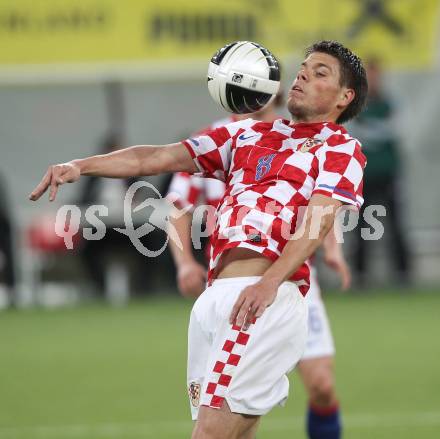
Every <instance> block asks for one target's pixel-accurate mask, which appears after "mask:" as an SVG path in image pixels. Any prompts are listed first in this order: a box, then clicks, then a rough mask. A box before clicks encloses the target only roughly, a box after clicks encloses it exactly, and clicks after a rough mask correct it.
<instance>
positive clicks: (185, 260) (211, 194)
mask: <svg viewBox="0 0 440 439" xmlns="http://www.w3.org/2000/svg"><path fill="white" fill-rule="evenodd" d="M274 114H275V112H274V109H273V106H272V105H268V108H267V109H266V111H263V112H260V114H258V115H253V114H252V115H246V117H250V116H252V118H253V119H255V120H262V121H267V122H269V121H273V120H274V117H273V116H274ZM222 125H223V120H221V121H219V123H217V122H215V123H214V124H213V125H212V126H211V127H210V128H211V129H214V128H215V127H216V126H222ZM207 131H209V129H208V130H203V131H202V132H207ZM224 192H225V185H224V183H223V182H221V181H219V180H215V179H212V178H201V177H197V176H194V175H190V174H187V173H183V172H179V173H177V174H175V175H174V176H173V179H172V181H171V184H170V188H169V196H170V198H171V199H172V200H173V202H174V204H175V205H176V207H177V208H180V209H187V212H186V213H185V214H183V215H181V216H175V217H172V218H171V219H170V223H171V224H172V226H173V227H174V229H175V230H176V231H177V233H178V235H179V238H180V241H181V246H179V245H177V243H175V242H174V241H173V240H170V248H171V252H172V255H173V259H174V262H175V265H176V270H177V283H178V287H179V291H180V292H181V294H182V295H183V296H186V297H197V296H199V295H200V294H201V293H202V291H203V290H204V288H205V285H206V269H205V267H204V266H203V265H201V264H200V263H199V262H197V260H196V259H195V258H194V255H193V252H192V245H191V229H192V213H193V211H194V208H195V207H196V206H197V205H199V204H202V203H205V205H206V206H209V207H210V208H211V209H208V211H207V216H208V218H207V221H206V228H207V232H205V233H204V235H205V236H207V235H208V236H209V239H210V242H209V244H208V245H207V248H206V249H205V250H209V249H210V248H212V246H213V245H214V242H211V241H212V238H213V236H215V235H213V233H212V232H213V224H214V221H213V218H212V217H211V215H212V210H213V208H216V207H217V205H218V203H219V202H220V200H221V199H222V197H223V194H224ZM323 250H324V260H325V262H326V263H327V264H328V265H329V266H330V267H331V268H333V269H334V270H336V271H337V272H338V273H339V275H340V277H341V281H342V288H343V289H344V290H345V289H347V288H348V287H349V285H350V279H351V277H350V270H349V268H348V265H347V263H346V261H345V258H344V254H343V252H342V248H341V245H340V244H339V243H338V242H337V241H336V239H335V235H334V233H332V232H330V233H328V235H327V236H326V238H325V240H324V242H323ZM205 254H207V255H208V256H209V252H208V251H205ZM311 259H313V258H311ZM310 265H311V272H310V289H309V291H308V293H307V295H306V303H307V306H308V311H309V313H308V316H309V317H308V323H309V324H308V327H309V332H308V336H307V342H306V349H305V351H304V354H303V355H302V357H301V360H300V361H299V363H298V371H299V373H300V375H301V378H302V380H303V382H304V385H305V387H306V391H307V393H308V395H309V409H308V416H307V431H308V435H309V437H310V439H327V438H328V439H338V438H340V437H341V433H342V426H341V422H340V415H339V407H338V400H337V397H336V392H335V387H334V376H333V364H334V361H333V357H334V353H335V348H334V342H333V337H332V334H331V330H330V325H329V321H328V317H327V313H326V311H325V306H324V302H323V301H322V298H321V293H320V287H319V284H318V278H317V275H316V269H315V267H314V266H313V263H311V264H310Z"/></svg>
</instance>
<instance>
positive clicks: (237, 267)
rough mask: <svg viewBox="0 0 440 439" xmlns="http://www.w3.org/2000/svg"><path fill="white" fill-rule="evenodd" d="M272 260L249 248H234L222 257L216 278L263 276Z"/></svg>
mask: <svg viewBox="0 0 440 439" xmlns="http://www.w3.org/2000/svg"><path fill="white" fill-rule="evenodd" d="M271 264H272V261H271V260H270V259H269V258H267V257H265V256H263V255H261V254H260V253H257V252H256V251H253V250H249V249H247V248H232V249H230V250H229V251H227V252H226V253H225V254H224V255H223V256H222V258H221V260H220V262H219V264H218V267H217V270H216V273H215V275H214V278H217V279H224V278H228V277H245V276H262V275H263V274H264V273H265V272H266V270H267V269H268V268H269V267H270V265H271Z"/></svg>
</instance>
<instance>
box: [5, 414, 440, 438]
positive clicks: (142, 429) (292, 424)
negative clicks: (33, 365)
mask: <svg viewBox="0 0 440 439" xmlns="http://www.w3.org/2000/svg"><path fill="white" fill-rule="evenodd" d="M343 422H344V426H346V427H349V428H352V429H363V428H367V429H368V428H391V429H392V428H397V427H399V428H402V427H404V428H410V427H424V426H439V427H440V412H416V413H387V414H378V413H371V414H367V413H365V414H357V415H346V416H344V417H343ZM303 428H304V418H302V417H298V416H296V417H293V416H292V417H291V418H287V417H286V418H281V419H266V420H265V419H263V420H262V423H261V427H260V429H259V430H260V431H271V432H275V431H286V432H287V431H291V430H302V429H303ZM190 429H191V421H157V422H149V423H100V424H76V425H39V426H26V427H0V438H1V439H16V438H26V439H39V438H57V439H63V438H86V437H101V438H102V437H108V438H116V437H118V438H120V437H124V438H128V437H143V438H145V437H157V436H158V435H164V434H167V433H168V434H178V433H181V432H183V431H189V430H190Z"/></svg>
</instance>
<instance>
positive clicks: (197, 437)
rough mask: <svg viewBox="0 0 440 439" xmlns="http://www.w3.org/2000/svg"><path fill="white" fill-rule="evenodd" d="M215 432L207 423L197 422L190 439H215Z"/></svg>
mask: <svg viewBox="0 0 440 439" xmlns="http://www.w3.org/2000/svg"><path fill="white" fill-rule="evenodd" d="M215 434H216V431H215V430H214V428H213V426H212V425H210V424H209V423H207V422H199V421H198V422H197V424H196V426H195V428H194V431H193V433H192V436H191V439H217V437H218V436H216V435H215Z"/></svg>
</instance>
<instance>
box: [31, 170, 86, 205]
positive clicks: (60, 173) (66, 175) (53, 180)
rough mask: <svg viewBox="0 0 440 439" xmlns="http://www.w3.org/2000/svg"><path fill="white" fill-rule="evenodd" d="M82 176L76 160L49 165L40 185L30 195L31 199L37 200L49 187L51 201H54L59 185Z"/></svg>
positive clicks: (71, 181)
mask: <svg viewBox="0 0 440 439" xmlns="http://www.w3.org/2000/svg"><path fill="white" fill-rule="evenodd" d="M80 176H81V171H80V168H79V166H78V165H77V164H75V163H74V162H68V163H61V164H59V165H52V166H49V168H48V169H47V172H46V174H44V177H43V178H42V179H41V181H40V183H39V184H38V186H37V187H36V188H35V189H34V190H33V191H32V192H31V194H30V195H29V199H30V200H32V201H37V200H38V199H39V198H40V197H41V196H42V195H43V194H44V193H45V192H46V191H47V189H49V201H53V200H55V197H56V195H57V192H58V187H59V186H61V185H62V184H64V183H73V182H74V181H76V180H78V179H79V177H80Z"/></svg>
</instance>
